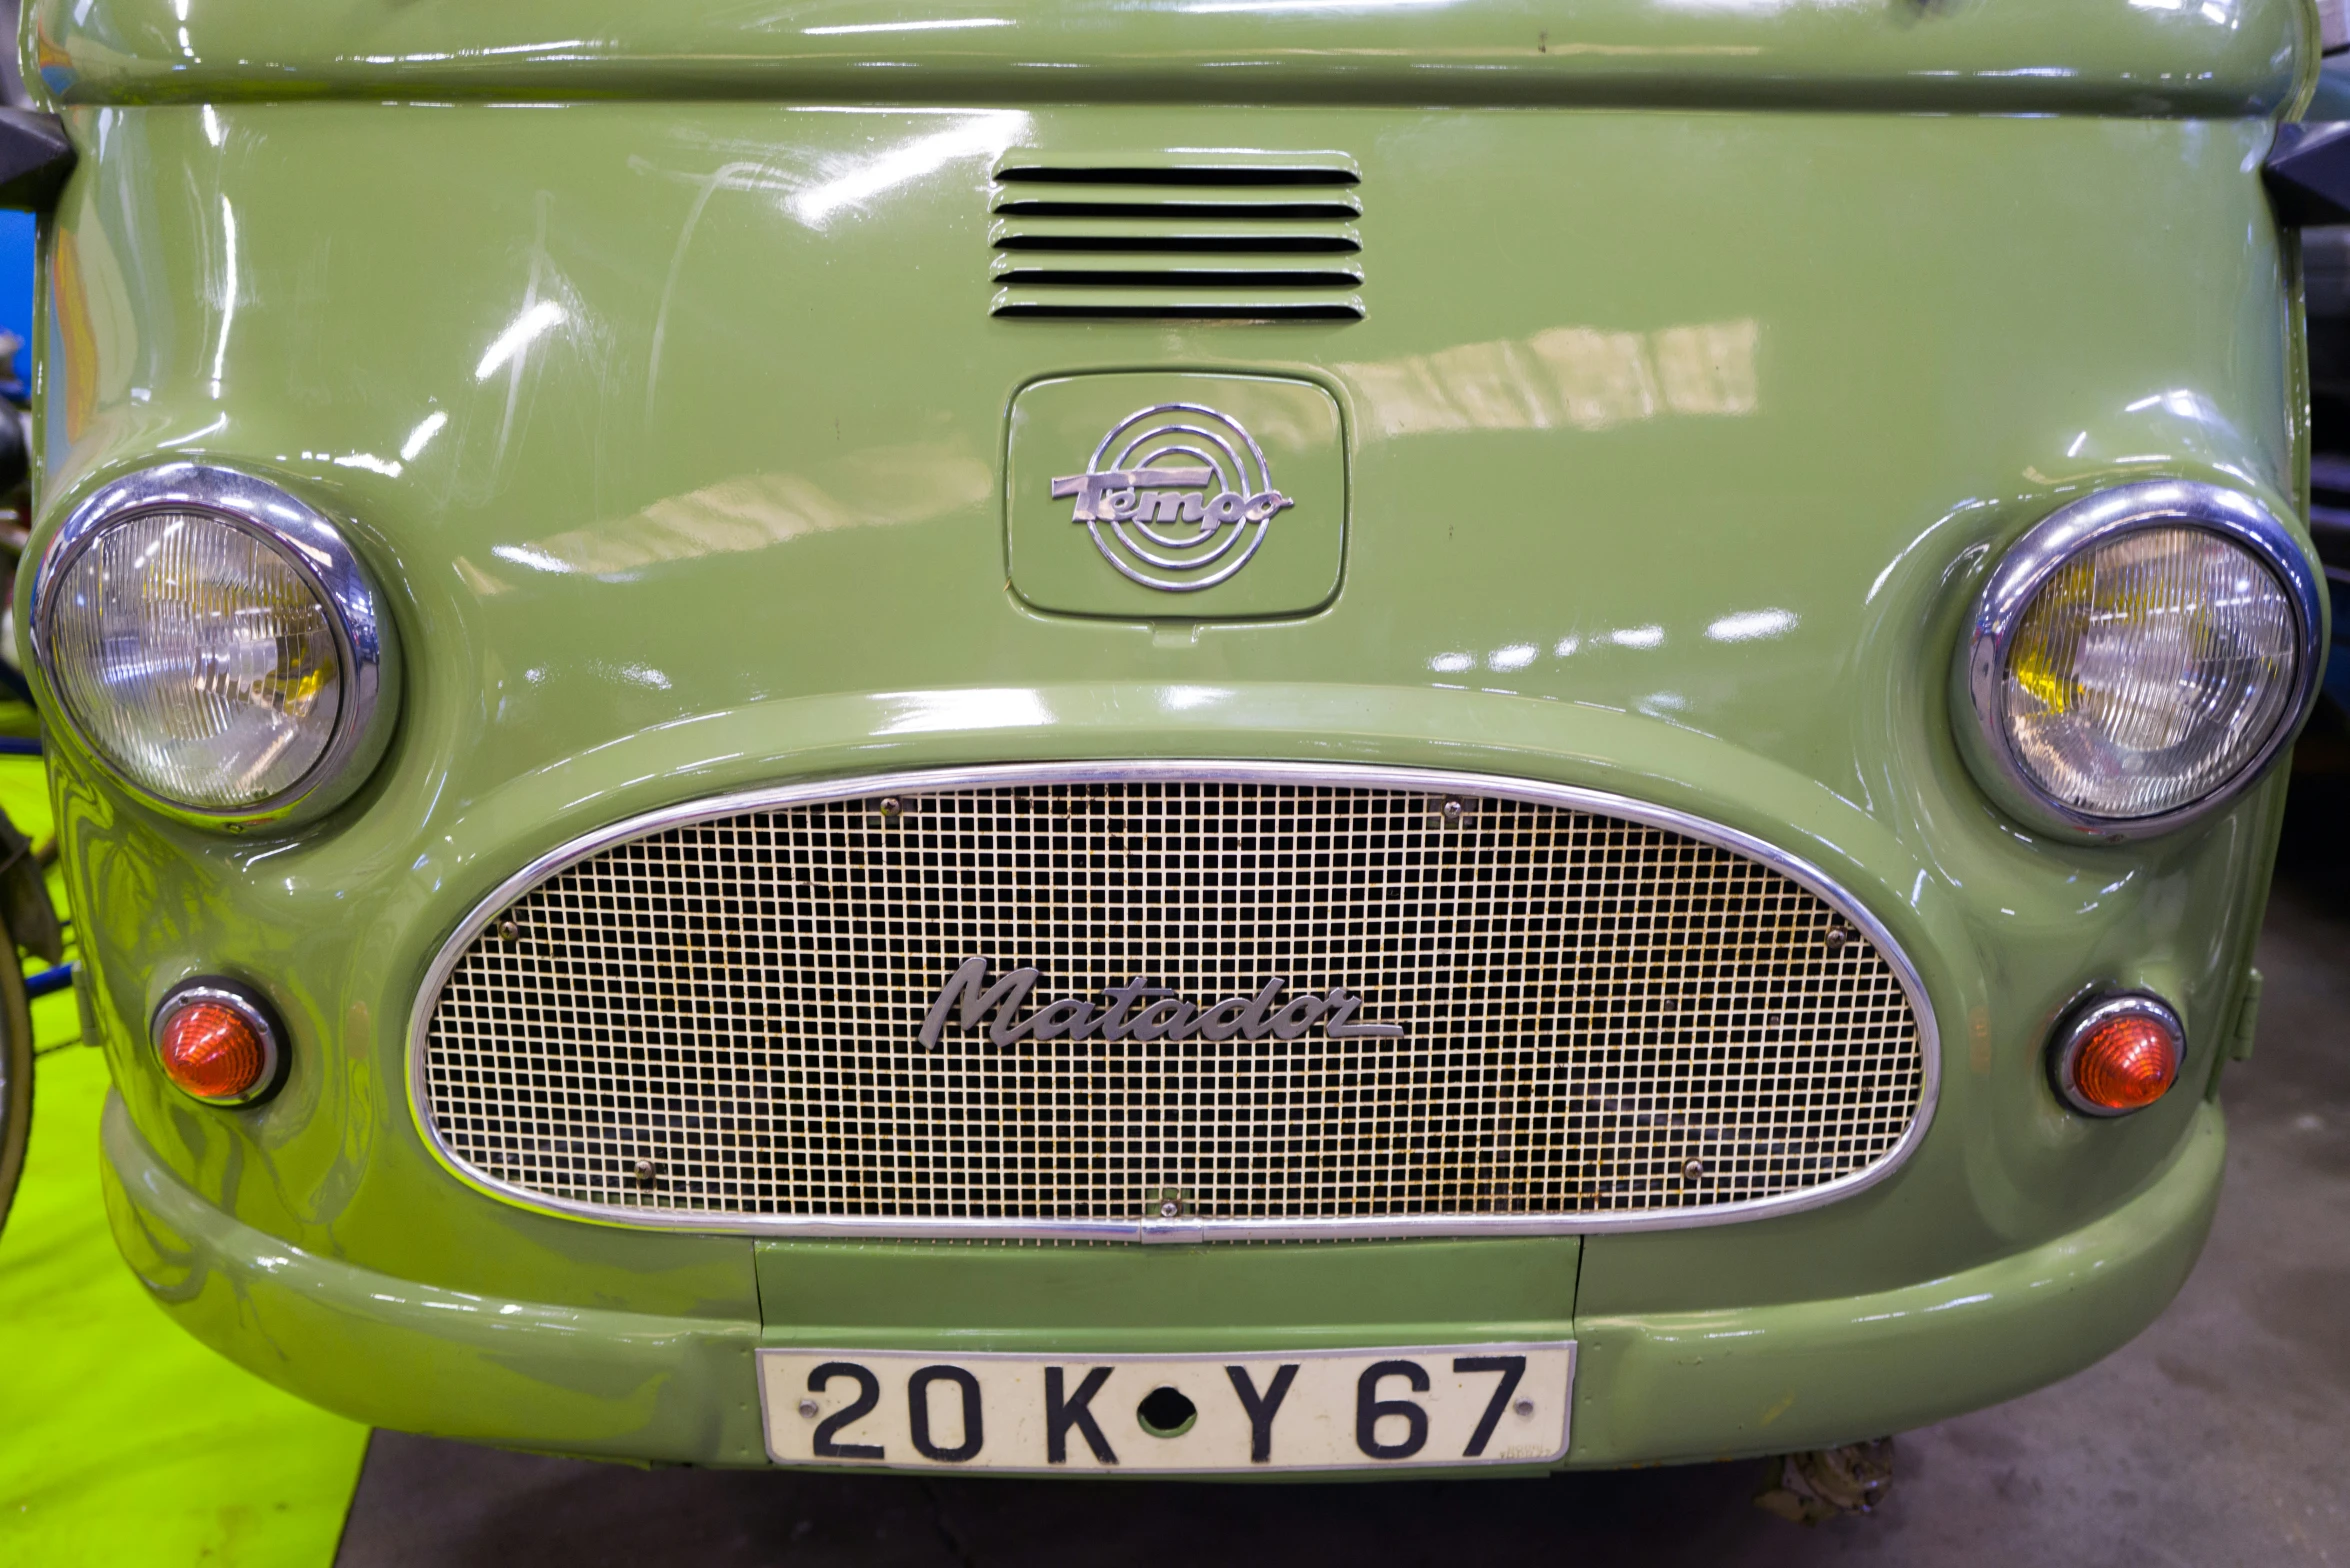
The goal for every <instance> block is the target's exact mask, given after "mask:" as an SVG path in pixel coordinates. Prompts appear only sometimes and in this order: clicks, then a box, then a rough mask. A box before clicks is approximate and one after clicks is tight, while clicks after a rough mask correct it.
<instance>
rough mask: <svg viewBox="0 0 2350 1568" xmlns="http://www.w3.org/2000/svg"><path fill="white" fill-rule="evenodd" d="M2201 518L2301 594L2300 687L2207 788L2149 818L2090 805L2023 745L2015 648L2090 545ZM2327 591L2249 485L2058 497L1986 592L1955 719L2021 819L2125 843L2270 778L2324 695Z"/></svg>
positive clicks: (1987, 777) (1962, 658)
mask: <svg viewBox="0 0 2350 1568" xmlns="http://www.w3.org/2000/svg"><path fill="white" fill-rule="evenodd" d="M2181 527H2184V528H2195V529H2201V530H2203V531H2204V532H2207V533H2211V534H2215V535H2217V536H2219V537H2220V538H2222V539H2224V540H2226V541H2227V542H2228V543H2230V544H2233V545H2236V546H2238V547H2239V548H2241V549H2243V550H2244V551H2246V552H2247V553H2248V554H2250V555H2251V556H2252V557H2253V558H2254V560H2255V561H2257V562H2258V563H2259V564H2260V565H2262V566H2263V567H2265V568H2266V569H2267V570H2268V571H2269V573H2270V574H2271V575H2272V576H2273V577H2274V578H2275V579H2276V582H2277V585H2278V586H2279V587H2280V588H2282V589H2283V590H2284V594H2285V598H2286V599H2287V601H2288V602H2289V603H2290V604H2291V606H2292V609H2293V615H2294V620H2295V633H2296V642H2297V653H2298V657H2299V664H2298V667H2297V668H2296V670H2295V672H2294V677H2293V683H2294V685H2293V690H2292V691H2291V692H2290V693H2289V694H2288V695H2287V698H2286V701H2285V703H2284V705H2283V706H2282V707H2281V708H2280V709H2279V710H2278V714H2277V717H2276V720H2275V722H2274V724H2273V725H2272V726H2271V728H2270V730H2269V732H2268V734H2267V735H2266V736H2264V737H2263V738H2262V740H2261V743H2260V744H2259V746H2257V747H2256V748H2255V749H2254V750H2253V751H2252V753H2251V754H2250V756H2249V757H2248V758H2247V760H2246V761H2245V762H2243V763H2242V764H2241V765H2239V766H2238V767H2237V769H2236V770H2235V772H2233V773H2231V774H2230V775H2228V777H2227V778H2226V779H2225V780H2223V781H2222V782H2221V783H2219V784H2218V785H2216V786H2214V787H2213V788H2212V789H2210V790H2209V791H2207V792H2206V793H2204V794H2203V795H2202V796H2200V797H2198V798H2197V799H2195V800H2193V801H2190V802H2188V803H2187V804H2185V805H2182V806H2177V807H2174V808H2172V809H2170V810H2168V811H2164V812H2159V813H2156V814H2154V815H2151V816H2142V817H2110V816H2100V815H2097V814H2095V813H2091V812H2085V811H2082V810H2080V809H2078V808H2077V807H2074V806H2072V805H2070V804H2068V803H2067V802H2065V801H2062V800H2059V799H2056V798H2055V797H2053V796H2051V795H2050V794H2048V793H2047V792H2046V791H2045V790H2043V789H2041V788H2040V786H2039V785H2038V783H2036V782H2035V781H2034V780H2033V778H2032V776H2031V774H2030V773H2029V772H2028V771H2027V770H2026V769H2025V768H2024V766H2023V763H2022V761H2021V760H2020V759H2019V758H2018V757H2017V756H2016V754H2015V747H2014V742H2013V739H2012V737H2011V736H2010V734H2009V732H2008V728H2007V725H2006V723H2005V721H2004V719H2003V718H2002V716H2001V701H2000V697H2001V688H2002V683H2003V677H2004V674H2005V671H2006V668H2007V656H2008V651H2009V648H2010V646H2011V644H2012V643H2013V641H2014V639H2015V635H2016V631H2017V629H2018V627H2019V626H2020V625H2021V624H2022V622H2023V619H2024V616H2025V613H2026V612H2027V611H2028V610H2029V609H2030V608H2031V605H2032V602H2033V600H2034V598H2035V597H2036V596H2037V595H2038V594H2039V592H2040V590H2041V588H2042V587H2043V586H2045V585H2046V584H2047V582H2048V580H2049V578H2050V577H2052V576H2054V575H2055V574H2056V572H2057V571H2058V570H2059V569H2060V568H2062V567H2063V566H2065V565H2066V564H2067V563H2069V562H2070V561H2072V560H2073V559H2074V558H2076V557H2077V556H2079V555H2081V554H2082V553H2084V552H2085V551H2089V550H2093V549H2096V548H2098V547H2100V546H2102V545H2105V544H2109V543H2111V542H2112V541H2114V540H2116V539H2118V538H2121V537H2124V536H2125V535H2128V534H2131V533H2137V532H2141V531H2144V530H2148V529H2156V528H2181ZM2324 626H2325V600H2324V597H2323V594H2322V590H2321V589H2320V587H2319V585H2318V579H2317V574H2316V571H2315V569H2314V568H2312V567H2311V565H2310V564H2309V557H2308V556H2307V555H2306V554H2305V553H2304V552H2303V550H2302V548H2301V546H2300V545H2299V544H2298V543H2297V542H2296V541H2295V539H2294V537H2293V534H2292V532H2291V530H2290V529H2288V528H2287V527H2286V526H2285V525H2284V523H2282V522H2281V521H2279V520H2278V518H2277V517H2276V515H2275V514H2274V513H2273V512H2271V511H2270V510H2269V509H2268V508H2267V507H2266V506H2264V505H2262V504H2261V503H2260V502H2258V501H2256V500H2254V499H2253V498H2252V497H2250V496H2248V495H2245V494H2243V493H2242V492H2240V491H2235V490H2229V489H2224V488H2222V487H2221V486H2218V485H2210V484H2201V483H2197V482H2195V481H2192V480H2184V479H2168V480H2149V481H2145V482H2143V483H2139V484H2129V485H2119V486H2116V487H2114V488H2113V489H2110V490H2101V491H2098V492H2097V493H2096V494H2094V495H2089V496H2084V497H2083V498H2081V499H2080V500H2078V501H2073V502H2070V503H2068V504H2066V505H2064V506H2061V507H2059V508H2057V509H2056V510H2055V511H2054V512H2051V513H2050V514H2048V516H2047V517H2045V518H2043V519H2041V520H2040V522H2038V523H2037V524H2035V525H2034V526H2033V527H2032V528H2030V529H2028V530H2027V531H2026V532H2025V533H2024V535H2023V537H2022V538H2020V539H2018V540H2016V541H2015V543H2014V544H2012V545H2010V546H2009V547H2008V549H2007V553H2006V554H2005V555H2004V556H2002V557H2001V558H2000V561H1999V565H1998V566H1997V567H1996V568H1995V569H1994V570H1993V572H1992V573H1991V580H1990V581H1989V582H1988V583H1987V584H1985V585H1984V587H1983V590H1982V593H1981V594H1980V595H1979V596H1978V597H1977V599H1976V601H1975V611H1974V615H1973V618H1972V619H1971V620H1970V622H1969V623H1968V627H1967V630H1966V633H1965V635H1964V636H1962V637H1961V638H1960V640H1959V647H1958V658H1957V659H1956V660H1955V661H1954V663H1953V666H1952V676H1951V719H1952V723H1951V728H1952V730H1953V731H1954V732H1955V734H1956V736H1957V740H1958V746H1959V751H1960V754H1961V755H1962V756H1964V757H1965V759H1966V763H1967V768H1968V770H1969V771H1970V772H1971V773H1973V775H1974V777H1975V781H1976V782H1977V783H1978V784H1980V785H1981V786H1982V788H1983V791H1984V793H1985V794H1987V795H1989V796H1990V797H1991V799H1992V801H1993V802H1994V803H1995V804H1996V805H1998V806H1999V807H2000V808H2001V809H2002V810H2004V811H2005V812H2006V813H2007V814H2008V815H2009V816H2011V817H2013V818H2015V819H2016V820H2017V821H2019V822H2021V823H2023V824H2024V825H2026V826H2028V827H2032V828H2036V829H2039V830H2041V831H2043V832H2046V833H2050V834H2053V835H2056V836H2057V837H2060V838H2063V839H2067V840H2071V841H2074V842H2084V843H2101V844H2113V843H2123V842H2126V841H2129V840H2132V839H2141V838H2150V837H2153V836H2154V835H2156V834H2161V833H2167V832H2170V831H2171V830H2173V829H2174V828H2179V827H2183V826H2185V825H2186V824H2187V823H2189V822H2192V821H2194V820H2195V819H2196V818H2198V817H2201V816H2203V815H2205V814H2206V813H2208V812H2212V811H2215V810H2217V809H2218V808H2219V807H2221V806H2223V805H2225V804H2226V803H2227V802H2228V801H2230V800H2232V799H2234V798H2235V797H2236V796H2238V795H2240V794H2242V793H2243V792H2244V791H2245V790H2247V789H2249V788H2250V787H2251V786H2252V785H2253V784H2254V783H2256V782H2258V781H2259V779H2260V778H2261V776H2262V775H2263V774H2265V773H2266V772H2267V771H2268V769H2269V767H2270V766H2271V765H2272V764H2273V763H2274V762H2275V761H2276V759H2277V757H2278V755H2279V754H2280V753H2281V752H2282V751H2283V750H2284V748H2285V746H2286V744H2287V743H2288V742H2289V741H2290V740H2291V739H2292V737H2293V735H2294V734H2295V733H2296V732H2297V731H2298V730H2299V729H2300V728H2301V723H2302V721H2303V720H2304V719H2306V718H2307V717H2308V716H2309V710H2310V708H2311V707H2312V705H2314V704H2315V702H2316V701H2317V691H2318V681H2319V676H2320V672H2321V667H2322V664H2323V653H2324V650H2323V648H2322V647H2321V646H2320V641H2319V639H2320V638H2321V637H2322V636H2323V635H2324Z"/></svg>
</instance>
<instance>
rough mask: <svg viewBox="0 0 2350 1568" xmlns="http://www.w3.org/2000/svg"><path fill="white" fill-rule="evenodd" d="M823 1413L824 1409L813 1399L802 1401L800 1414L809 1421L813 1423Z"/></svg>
mask: <svg viewBox="0 0 2350 1568" xmlns="http://www.w3.org/2000/svg"><path fill="white" fill-rule="evenodd" d="M823 1413H824V1407H823V1406H822V1405H820V1404H818V1403H816V1401H814V1400H813V1399H803V1400H801V1401H800V1414H801V1415H803V1416H805V1417H807V1418H808V1419H809V1420H811V1421H813V1420H815V1419H816V1418H817V1417H818V1416H819V1415H822V1414H823Z"/></svg>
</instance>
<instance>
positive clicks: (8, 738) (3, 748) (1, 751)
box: [0, 735, 41, 757]
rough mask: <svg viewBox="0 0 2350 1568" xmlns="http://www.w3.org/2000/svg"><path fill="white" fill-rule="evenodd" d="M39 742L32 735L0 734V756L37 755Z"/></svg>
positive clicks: (38, 753) (39, 748) (37, 738)
mask: <svg viewBox="0 0 2350 1568" xmlns="http://www.w3.org/2000/svg"><path fill="white" fill-rule="evenodd" d="M40 754H41V742H40V738H39V737H38V736H34V735H0V757H37V756H39V755H40Z"/></svg>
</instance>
